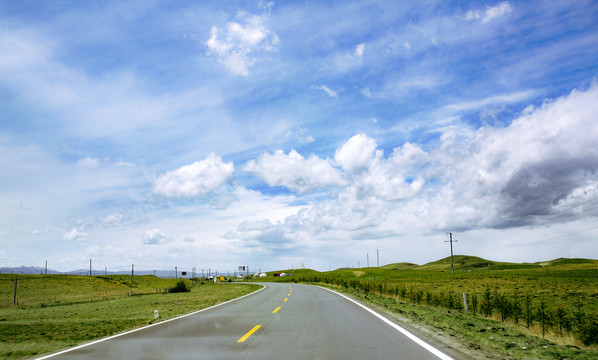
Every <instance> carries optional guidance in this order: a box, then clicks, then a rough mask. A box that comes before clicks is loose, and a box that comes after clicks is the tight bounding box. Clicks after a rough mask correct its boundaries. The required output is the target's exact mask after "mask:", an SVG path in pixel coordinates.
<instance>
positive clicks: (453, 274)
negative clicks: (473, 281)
mask: <svg viewBox="0 0 598 360" xmlns="http://www.w3.org/2000/svg"><path fill="white" fill-rule="evenodd" d="M447 234H448V235H449V240H448V241H445V242H449V243H451V276H452V277H453V279H454V278H455V268H454V265H453V242H457V240H453V233H452V232H447Z"/></svg>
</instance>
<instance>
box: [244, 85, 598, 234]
mask: <svg viewBox="0 0 598 360" xmlns="http://www.w3.org/2000/svg"><path fill="white" fill-rule="evenodd" d="M596 113H598V86H597V85H595V84H594V85H592V86H590V87H589V88H588V89H585V90H584V89H580V90H575V91H573V92H571V93H570V94H569V95H567V96H563V97H562V98H559V99H556V100H552V101H546V102H545V103H544V104H543V105H542V106H540V107H538V108H526V109H525V111H523V112H522V114H521V115H520V116H519V117H518V118H516V119H515V120H513V121H512V122H511V124H509V125H507V126H505V125H495V126H490V125H487V126H483V127H481V128H480V129H478V130H476V131H470V132H466V131H461V130H459V129H453V128H448V129H446V130H445V132H444V133H442V134H441V135H440V141H439V142H438V144H437V147H436V148H432V149H430V150H429V151H424V150H423V149H422V148H421V147H420V146H418V145H417V144H415V143H411V142H407V143H404V144H402V145H400V146H397V147H395V148H393V150H392V152H390V153H389V154H384V151H382V150H381V149H379V148H378V145H377V143H376V141H375V140H374V139H372V138H370V137H368V136H367V135H365V134H357V135H355V136H353V137H351V138H350V139H349V140H347V141H346V142H345V143H344V144H343V145H341V146H340V147H339V148H338V149H337V150H336V152H335V157H334V162H332V161H329V162H325V163H324V164H325V168H326V169H328V171H330V174H333V176H331V177H330V179H336V180H335V181H338V179H342V184H340V183H336V182H335V181H329V182H326V181H319V182H316V181H315V180H314V179H317V176H318V175H317V173H309V172H308V171H307V170H305V166H306V165H307V164H308V163H309V159H304V158H303V157H302V156H301V155H300V154H298V153H296V152H291V153H289V154H288V155H286V154H284V153H283V152H282V151H278V152H275V153H274V154H266V155H264V156H262V157H261V158H260V160H259V161H257V162H250V163H249V164H250V165H248V166H247V167H248V170H250V171H253V172H254V173H256V174H258V175H260V176H262V177H264V178H265V179H267V182H268V184H270V185H271V186H286V187H288V188H289V189H291V190H293V191H297V192H300V191H307V189H312V188H314V186H316V185H315V184H318V186H323V187H324V188H325V186H329V184H330V183H334V186H336V189H337V191H335V192H331V193H330V197H329V198H328V199H326V200H323V201H318V202H313V203H310V204H308V205H306V206H305V207H303V208H302V209H301V210H299V211H297V213H295V214H293V215H291V216H288V217H286V218H285V219H284V220H283V221H280V222H279V223H278V222H277V223H271V224H265V223H260V224H261V225H260V226H258V224H256V223H251V226H250V225H249V224H244V225H243V226H240V227H239V229H237V232H236V233H235V234H236V236H237V238H239V237H241V236H242V234H246V235H247V234H253V235H252V236H253V238H255V239H258V238H261V236H264V239H266V238H267V239H273V241H274V239H278V241H286V240H289V239H295V240H297V241H299V240H301V239H313V238H317V237H322V236H328V237H330V236H342V237H348V238H353V239H366V238H374V237H377V236H384V237H386V236H392V234H395V235H396V234H397V233H398V232H400V231H408V229H412V230H415V229H417V231H426V232H427V231H449V230H450V231H469V230H477V229H498V228H513V227H521V226H525V225H530V224H531V225H544V224H553V223H555V222H570V221H579V219H580V218H584V217H592V216H595V214H596V212H595V211H594V212H592V211H589V210H592V209H594V206H595V202H591V200H593V199H596V198H598V142H596V140H595V139H598V123H597V122H596V121H594V120H595V114H596ZM448 144H450V145H448ZM312 159H313V160H312V161H316V162H323V161H325V160H322V159H319V158H317V157H313V158H312ZM293 169H297V171H296V172H294V170H293ZM306 174H310V175H309V176H307V175H306ZM327 184H328V185H327ZM588 201H590V202H589V203H588ZM578 204H579V206H578ZM582 205H583V206H582ZM266 225H268V226H266ZM281 232H282V234H281ZM326 234H327V235H326ZM330 234H335V235H330ZM247 236H249V235H247Z"/></svg>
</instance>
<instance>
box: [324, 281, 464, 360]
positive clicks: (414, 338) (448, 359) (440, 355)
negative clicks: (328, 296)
mask: <svg viewBox="0 0 598 360" xmlns="http://www.w3.org/2000/svg"><path fill="white" fill-rule="evenodd" d="M318 287H319V288H321V289H324V290H328V291H330V292H333V293H335V294H337V295H338V296H342V297H344V298H345V299H347V300H349V301H351V302H353V303H354V304H356V305H358V306H361V307H362V308H364V309H365V310H367V311H369V312H370V313H371V314H373V315H374V316H376V317H377V318H379V319H380V320H382V321H384V322H385V323H387V324H388V325H390V326H392V327H393V328H394V329H395V330H397V331H399V332H400V333H402V334H403V335H405V336H407V337H408V338H409V339H411V340H412V341H414V342H415V343H417V344H418V345H419V346H421V347H423V348H424V349H426V350H428V351H429V352H431V353H432V354H434V355H436V356H438V358H440V359H443V360H453V359H452V358H451V357H450V356H448V355H446V354H445V353H443V352H441V351H440V350H438V349H436V348H435V347H433V346H432V345H430V344H428V343H427V342H425V341H423V340H422V339H420V338H418V337H417V336H415V335H413V334H412V333H410V332H409V331H407V330H405V329H403V328H402V327H400V326H399V325H397V324H395V323H394V322H392V321H390V320H388V319H387V318H385V317H384V316H382V315H380V314H378V313H377V312H375V311H374V310H372V309H370V308H369V307H367V306H365V305H363V304H361V303H359V302H357V301H355V300H353V299H351V298H350V297H348V296H345V295H343V294H341V293H338V292H336V291H334V290H330V289H327V288H325V287H321V286H318Z"/></svg>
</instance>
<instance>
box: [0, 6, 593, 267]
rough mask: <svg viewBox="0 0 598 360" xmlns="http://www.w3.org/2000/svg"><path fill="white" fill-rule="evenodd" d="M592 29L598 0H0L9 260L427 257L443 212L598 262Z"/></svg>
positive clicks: (3, 226)
mask: <svg viewBox="0 0 598 360" xmlns="http://www.w3.org/2000/svg"><path fill="white" fill-rule="evenodd" d="M597 25H598V5H597V4H596V3H595V2H592V1H568V2H562V3H561V2H545V1H525V2H516V1H503V2H501V1H484V2H482V1H471V2H466V1H459V2H447V1H422V2H417V3H413V4H412V3H411V2H406V1H401V2H397V1H342V2H325V3H323V4H322V3H310V2H294V1H285V2H267V1H258V2H245V1H244V2H236V1H227V2H224V3H223V2H221V1H213V2H205V1H202V2H180V1H172V2H157V1H156V2H152V1H128V2H120V1H106V2H97V3H92V2H79V1H62V2H45V1H19V2H14V1H0V109H1V110H0V168H1V169H2V171H1V172H0V244H1V245H2V246H0V265H2V266H18V265H38V266H42V265H43V264H44V263H45V261H46V260H48V263H49V265H50V267H53V268H55V269H58V270H62V271H67V270H71V269H75V268H80V267H85V264H87V263H88V261H89V259H90V258H91V259H93V261H94V264H97V267H98V268H102V269H103V268H104V267H107V268H108V269H114V270H120V269H127V268H129V267H130V264H132V263H134V264H137V265H136V266H137V268H139V269H144V267H145V268H147V269H152V268H173V267H174V266H178V268H179V269H191V268H192V267H197V268H211V269H217V270H219V271H234V270H235V269H236V268H237V266H239V265H249V266H250V267H251V268H254V269H260V268H261V269H264V270H266V269H268V270H274V269H286V268H291V267H295V268H296V267H299V266H301V264H304V265H305V266H307V267H311V268H316V269H318V270H328V269H329V268H337V267H343V266H358V265H360V266H364V265H366V259H367V256H368V254H369V257H370V260H372V259H373V256H374V255H373V254H375V253H376V250H379V251H380V257H381V259H380V261H381V263H391V262H402V261H408V262H414V263H420V264H421V263H425V262H428V261H433V260H437V259H439V258H441V257H445V256H447V255H448V254H449V253H450V252H449V248H448V244H446V243H445V242H444V241H445V240H446V239H447V235H446V233H447V232H453V233H454V234H455V237H456V238H457V239H458V240H459V242H458V243H457V244H456V247H455V251H456V252H457V253H461V254H469V255H476V256H481V257H484V258H488V259H492V260H503V261H540V260H547V259H552V258H557V257H567V256H568V257H589V258H598V245H597V243H596V240H595V239H596V236H598V227H597V226H596V216H597V215H598V141H596V140H595V139H598V121H597V120H596V114H597V113H598V84H597V75H598V31H597V30H596V29H598V26H597ZM370 265H373V262H372V261H370Z"/></svg>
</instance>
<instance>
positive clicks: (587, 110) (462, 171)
mask: <svg viewBox="0 0 598 360" xmlns="http://www.w3.org/2000/svg"><path fill="white" fill-rule="evenodd" d="M597 111H598V86H596V85H592V86H591V87H590V88H589V89H587V90H585V91H584V90H575V91H573V92H572V93H571V94H569V95H568V96H564V97H562V98H559V99H557V100H555V101H551V102H546V103H545V104H543V105H542V106H541V107H540V108H537V109H529V108H528V109H526V110H525V111H524V113H523V114H522V115H521V116H520V117H519V118H517V119H515V120H514V121H512V123H511V124H510V125H509V126H507V127H489V126H486V127H483V128H481V129H479V130H478V131H476V132H475V133H474V134H473V135H472V137H471V138H470V139H469V140H462V141H464V143H463V144H461V146H459V147H457V148H458V150H457V151H456V152H454V153H452V154H450V156H447V155H446V154H444V155H442V154H441V151H440V150H439V151H438V152H437V153H435V154H433V155H432V156H433V157H434V158H435V159H437V160H436V161H437V164H436V166H437V169H436V172H437V173H443V174H444V176H443V177H444V179H445V180H444V184H443V186H442V188H441V189H440V190H439V191H438V193H437V195H436V196H437V197H438V198H439V199H441V201H442V202H446V203H450V204H452V205H451V209H450V210H449V209H446V211H444V210H440V211H442V212H444V213H443V214H437V215H436V217H437V218H438V219H444V221H445V223H447V224H450V223H453V224H459V225H460V226H463V227H466V228H474V227H512V226H520V225H525V224H529V223H533V222H540V223H544V222H545V221H546V220H545V219H546V217H545V216H546V215H548V214H551V213H554V212H558V211H560V210H559V209H560V208H561V207H563V206H565V204H571V200H572V196H573V195H574V194H583V193H587V191H588V189H593V188H597V187H598V143H597V142H596V141H595V139H596V138H598V124H596V121H594V118H595V114H596V112H597ZM442 152H445V150H442ZM442 208H444V207H438V208H437V209H442ZM449 212H450V213H451V214H452V215H451V214H449ZM553 220H554V219H553V218H551V219H550V221H553Z"/></svg>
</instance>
